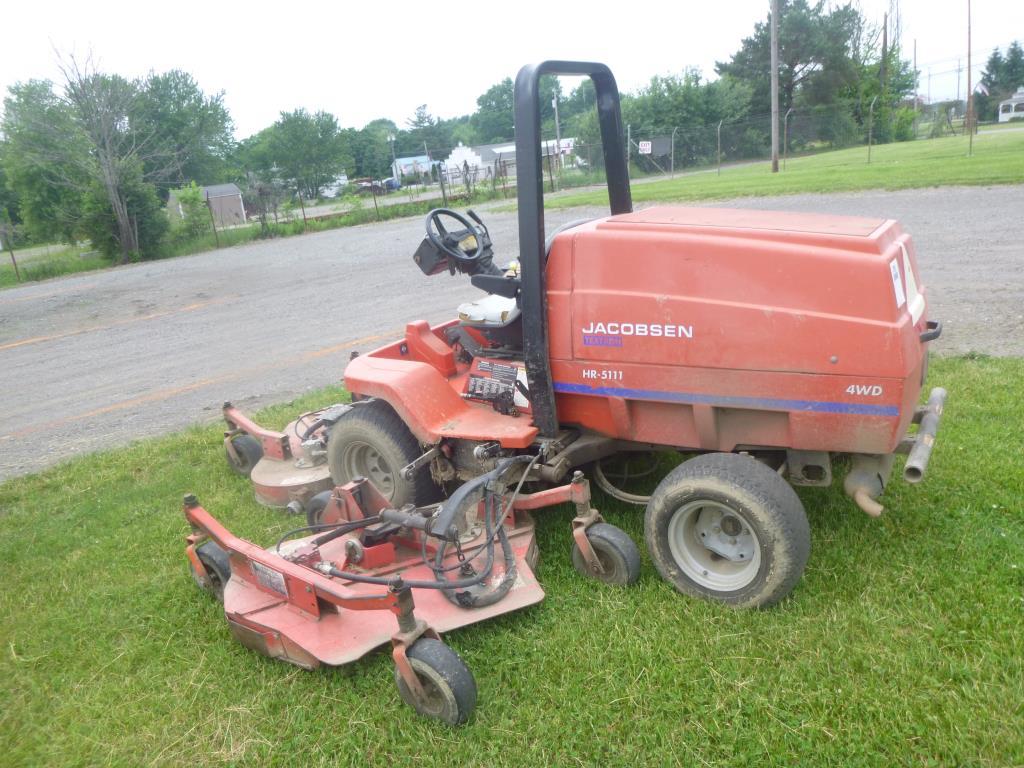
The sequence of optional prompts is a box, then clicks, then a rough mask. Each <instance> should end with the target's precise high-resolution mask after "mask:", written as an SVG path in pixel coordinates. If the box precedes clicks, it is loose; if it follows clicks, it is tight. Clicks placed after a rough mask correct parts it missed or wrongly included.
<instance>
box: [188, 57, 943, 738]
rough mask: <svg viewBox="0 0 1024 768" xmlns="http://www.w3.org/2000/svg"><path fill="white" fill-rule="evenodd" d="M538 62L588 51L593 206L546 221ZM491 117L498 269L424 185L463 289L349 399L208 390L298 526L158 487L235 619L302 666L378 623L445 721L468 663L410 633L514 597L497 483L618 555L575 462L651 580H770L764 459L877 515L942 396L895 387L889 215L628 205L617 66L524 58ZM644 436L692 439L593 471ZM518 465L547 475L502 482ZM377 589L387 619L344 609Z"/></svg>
mask: <svg viewBox="0 0 1024 768" xmlns="http://www.w3.org/2000/svg"><path fill="white" fill-rule="evenodd" d="M544 74H561V75H589V76H590V77H591V78H592V79H593V82H594V85H595V88H596V93H597V105H598V119H599V123H600V128H601V136H602V141H603V144H604V162H605V167H606V172H607V178H608V195H609V202H610V209H611V215H610V216H606V217H603V218H598V219H594V220H590V221H583V222H573V223H571V224H569V225H567V226H564V227H562V228H560V229H558V230H557V231H555V232H554V233H553V234H552V235H551V236H550V237H548V238H547V239H545V230H544V216H543V195H542V175H541V155H540V146H541V141H540V118H539V109H538V104H539V90H538V84H539V80H540V77H541V76H542V75H544ZM515 124H516V155H517V158H518V168H517V172H518V178H517V185H518V198H519V214H518V215H519V242H520V253H519V259H518V269H514V270H509V271H503V270H501V269H499V268H497V267H496V266H495V265H494V263H493V253H492V250H491V240H490V235H489V233H488V231H487V228H486V227H485V226H484V224H483V222H482V221H481V220H480V219H479V217H477V216H475V215H474V214H472V213H470V214H469V217H468V218H467V217H464V216H462V215H461V214H458V213H456V212H454V211H450V210H447V209H438V210H435V211H433V212H431V214H430V215H429V216H428V218H427V236H426V238H425V239H424V241H423V242H422V243H421V245H420V246H419V248H418V250H417V251H416V253H415V255H414V260H415V262H416V264H417V265H418V266H419V268H420V269H421V270H422V271H423V273H424V274H425V275H428V276H430V275H437V274H440V273H442V272H449V273H450V274H453V275H454V274H456V273H463V274H468V275H470V280H471V282H472V284H473V285H474V286H476V287H478V288H480V289H482V290H483V291H484V292H485V293H486V294H487V295H486V296H485V297H483V298H481V299H479V300H478V301H475V302H470V303H469V304H466V305H463V306H462V307H460V308H459V318H458V319H455V320H452V321H450V322H447V323H444V324H442V325H440V326H437V327H433V328H431V327H430V326H428V325H427V323H426V322H423V321H418V322H412V323H410V324H409V325H408V326H407V327H406V331H405V335H404V337H403V338H401V339H398V340H396V341H394V342H393V343H391V344H388V345H386V346H384V347H381V348H380V349H377V350H375V351H373V352H370V353H369V354H366V355H362V356H359V357H355V358H354V359H353V360H351V362H350V363H349V364H348V366H347V368H346V370H345V386H346V387H347V389H348V390H349V391H350V392H351V393H352V397H353V403H352V404H351V405H340V406H333V407H331V408H328V409H325V410H324V411H321V412H318V413H315V414H310V415H307V416H305V417H303V418H302V419H299V420H298V421H297V422H295V423H293V424H292V425H290V426H289V427H288V429H287V430H286V432H285V433H271V432H268V431H266V430H262V429H261V428H259V427H258V426H256V425H254V424H252V423H251V422H250V421H249V420H248V419H246V418H245V417H244V415H242V414H240V413H239V412H238V411H236V410H234V409H230V408H228V409H226V411H225V415H226V418H227V421H228V425H229V429H228V432H227V435H226V439H227V441H228V452H229V457H230V458H231V459H232V461H233V462H235V463H236V464H237V465H238V466H239V467H240V468H241V469H242V470H243V471H245V470H247V469H248V468H249V467H253V470H252V479H253V482H254V484H255V485H256V492H257V496H258V497H259V498H260V499H261V500H264V501H267V502H268V503H274V504H277V505H280V506H285V505H288V504H291V505H292V508H293V509H295V510H299V509H300V508H301V509H302V510H304V511H305V512H306V515H307V523H308V526H309V527H308V528H306V529H302V530H300V531H299V533H309V532H310V531H312V534H311V535H307V536H306V537H305V538H302V539H298V540H297V541H287V542H282V543H281V544H280V545H279V546H278V548H277V549H272V550H270V551H268V552H263V551H262V550H259V549H257V548H255V547H254V546H253V545H251V544H248V543H247V542H243V541H240V540H238V539H236V538H234V537H232V536H231V534H229V533H228V532H227V531H225V530H224V529H223V528H222V527H221V526H220V525H219V524H217V523H216V521H215V520H213V518H211V517H210V516H209V515H208V514H207V513H206V512H205V511H203V510H202V509H201V508H199V507H198V506H197V505H196V504H195V502H194V500H188V501H186V515H187V516H188V518H189V520H190V522H191V523H192V526H193V529H194V531H195V533H194V534H193V536H192V537H191V538H190V543H189V553H190V557H191V562H192V566H193V569H194V571H195V573H196V578H197V580H198V581H200V583H202V584H204V585H207V586H211V587H216V588H218V589H223V595H224V601H225V612H226V614H227V616H228V620H229V622H230V623H231V626H232V630H233V632H234V633H235V635H236V637H238V639H239V640H241V641H242V642H243V643H245V644H246V645H248V646H249V647H252V648H255V649H257V650H260V651H261V652H263V653H267V654H269V655H272V656H276V657H279V658H283V659H286V660H289V661H292V662H294V663H297V664H301V665H303V666H314V665H315V664H316V663H326V664H341V663H346V662H347V661H351V660H352V659H354V658H356V657H358V656H359V655H361V654H362V653H365V652H366V651H367V650H369V648H370V647H373V646H375V645H378V644H381V643H384V642H386V641H387V639H388V638H389V637H390V638H391V641H392V644H393V647H394V656H395V662H396V669H397V676H398V681H399V689H400V691H401V693H402V696H403V698H405V699H406V700H407V701H409V702H411V703H412V704H413V705H414V706H416V707H417V709H418V710H420V711H422V712H426V713H428V714H433V715H435V716H438V717H441V718H442V719H444V720H447V721H449V722H460V721H461V720H462V719H464V717H465V714H466V710H467V709H469V708H471V704H470V703H469V702H471V700H472V695H471V690H472V686H471V685H470V684H469V682H467V680H471V677H468V671H467V670H465V668H464V666H463V665H462V664H461V662H458V663H456V660H457V657H454V658H453V654H451V653H450V652H447V651H443V650H441V649H442V648H443V646H440V645H438V644H437V641H436V634H433V633H436V632H437V631H442V630H446V629H450V628H452V627H455V626H462V625H465V624H468V623H472V622H473V621H479V620H481V619H484V618H489V617H490V616H493V615H495V614H496V613H501V612H504V611H506V610H513V609H515V608H518V607H521V606H522V605H525V604H528V603H530V602H535V601H536V600H539V599H540V597H541V594H542V593H541V592H540V588H539V586H537V584H536V580H535V578H534V576H533V573H532V569H531V555H530V552H531V547H533V540H532V522H531V521H530V520H529V518H528V517H527V516H526V512H525V510H528V509H535V508H537V507H539V506H546V505H548V504H550V503H557V502H560V501H572V502H574V503H576V504H577V505H578V508H579V512H580V514H579V515H578V516H577V519H576V520H575V522H574V528H575V541H576V548H575V550H574V561H575V562H576V565H577V567H578V568H579V569H580V570H581V571H583V572H584V573H588V574H592V575H597V576H600V577H601V578H603V579H605V580H606V581H611V582H614V583H620V584H625V583H630V582H632V581H633V580H635V578H636V573H637V570H638V568H639V556H638V554H637V552H636V547H635V545H633V543H632V541H630V540H629V538H628V537H627V536H626V535H625V534H624V533H623V532H622V531H620V530H618V529H616V528H613V527H611V526H608V525H607V524H604V523H601V522H599V518H598V516H597V514H596V512H591V511H590V508H589V486H588V485H587V484H586V482H585V481H583V480H582V477H581V476H580V474H579V470H580V469H581V468H589V467H593V468H594V469H595V472H594V476H595V478H596V479H597V480H598V482H599V483H600V484H601V485H602V487H604V488H606V489H608V490H609V491H610V492H611V493H612V495H615V496H617V497H619V498H622V499H624V500H627V501H630V502H634V503H640V504H643V505H645V506H646V513H645V521H644V527H645V539H646V544H647V550H648V552H649V554H650V556H651V559H652V560H653V562H654V565H655V566H656V568H657V570H658V572H659V573H660V574H661V576H662V577H664V578H665V579H666V580H667V581H669V582H670V583H671V584H673V585H674V586H675V587H676V588H677V589H678V590H679V591H681V592H683V593H685V594H688V595H693V596H697V597H702V598H709V599H714V600H718V601H721V602H724V603H727V604H729V605H732V606H735V607H764V606H768V605H771V604H773V603H776V602H778V601H779V600H781V599H782V598H784V597H785V596H786V595H787V594H789V592H790V591H791V590H792V589H793V587H794V586H795V584H796V583H797V581H798V580H799V578H800V576H801V574H802V572H803V569H804V565H805V563H806V561H807V558H808V555H809V550H810V533H809V529H808V523H807V518H806V515H805V513H804V509H803V506H802V504H801V502H800V499H799V498H798V497H797V495H796V493H795V492H794V490H793V488H792V485H807V486H829V485H830V484H831V483H832V477H833V470H832V468H833V459H834V458H836V457H837V456H845V457H848V460H849V462H850V469H849V471H848V472H847V474H846V477H845V480H844V489H845V491H846V493H847V494H849V496H850V497H851V498H852V499H853V500H854V501H855V503H856V504H857V505H858V506H859V507H860V508H861V509H862V510H863V511H865V512H866V513H868V514H869V515H872V516H877V515H878V514H880V513H881V511H882V507H881V505H880V504H879V503H878V501H877V499H878V497H879V496H880V495H881V494H882V492H883V491H884V489H885V486H886V483H887V482H888V480H889V476H890V474H891V471H892V467H893V462H894V458H895V454H896V453H898V452H904V453H908V454H909V455H908V458H907V461H906V464H905V467H904V470H903V477H904V479H905V480H907V481H908V482H912V483H916V482H919V481H920V480H921V479H922V478H923V475H924V473H925V470H926V468H927V465H928V461H929V457H930V454H931V450H932V446H933V444H934V441H935V437H936V432H937V429H938V425H939V419H940V416H941V413H942V408H943V403H944V401H945V397H946V393H945V391H944V390H942V389H934V390H932V393H931V396H930V398H929V400H928V404H927V405H925V406H918V405H917V403H918V399H919V395H920V392H921V388H922V386H923V383H924V379H925V373H926V370H927V345H928V342H930V341H932V340H933V339H935V338H937V337H938V336H939V334H940V333H941V324H940V323H938V322H936V321H931V320H928V319H927V316H926V308H927V303H926V299H925V297H926V293H925V290H924V287H923V285H922V283H921V279H920V274H919V272H918V270H917V265H916V259H915V251H914V245H913V243H912V241H911V239H910V236H909V235H908V234H906V233H905V232H903V231H902V229H901V227H900V225H899V224H898V223H897V222H896V221H893V220H885V219H864V218H849V217H838V216H817V215H809V214H789V213H775V212H762V211H740V210H724V209H699V208H688V207H656V208H650V209H647V210H643V211H637V212H634V211H633V210H632V202H631V196H630V188H629V181H628V176H627V168H626V153H625V148H624V146H623V141H622V126H621V118H620V114H619V98H618V90H617V87H616V85H615V80H614V78H613V77H612V75H611V72H610V71H609V70H608V69H607V67H605V66H603V65H600V64H589V63H574V62H557V61H556V62H545V63H543V64H539V65H536V66H528V67H524V68H523V69H522V70H521V71H520V73H519V75H518V78H517V80H516V86H515ZM451 222H455V226H453V225H452V223H451ZM912 425H918V426H917V429H916V430H913V429H912ZM257 441H258V442H257ZM259 448H262V455H261V453H260V452H259V451H258V450H257V449H259ZM232 451H234V452H233V453H232ZM654 452H661V453H662V454H664V453H665V452H669V453H671V452H675V453H677V454H678V453H688V454H697V455H696V456H695V457H693V458H690V459H688V460H686V461H683V462H682V463H680V464H678V466H675V468H674V469H672V470H671V471H669V472H667V474H665V476H664V477H663V478H662V479H661V480H660V482H659V483H658V485H657V487H656V488H654V489H653V492H649V495H641V494H631V493H627V492H625V491H624V490H622V489H618V488H616V487H615V486H614V485H612V484H611V482H610V479H611V478H610V474H609V473H606V472H603V471H602V467H604V466H605V464H604V462H607V461H609V460H614V459H615V458H616V457H630V456H638V455H642V454H650V453H654ZM272 470H273V471H272ZM568 478H572V479H571V481H570V482H568V483H567V484H564V483H565V481H566V479H568ZM527 481H530V482H534V483H538V484H540V485H542V486H543V485H547V486H556V487H555V488H553V489H551V490H548V491H540V492H539V493H535V494H531V495H522V494H520V492H519V491H520V489H521V486H522V484H523V483H524V482H527ZM459 482H462V483H463V485H462V486H461V487H459V489H458V490H457V491H455V492H454V493H453V494H452V495H451V496H450V497H449V498H448V499H447V500H445V501H443V502H442V503H441V504H440V505H439V506H438V505H436V504H434V502H436V501H437V500H438V499H439V498H441V497H442V495H443V489H444V488H446V487H448V488H450V487H452V486H453V485H456V484H457V483H459ZM560 483H563V484H562V485H559V484H560ZM512 484H516V486H517V487H516V489H515V490H513V491H510V490H509V488H510V486H511V485H512ZM332 486H337V487H334V489H333V490H331V487H332ZM499 547H500V549H501V555H500V556H499V555H498V554H497V550H498V548H499ZM467 549H468V550H469V554H466V550H467ZM509 584H511V586H509ZM385 587H386V588H387V590H386V591H385V590H384V589H383V588H385ZM410 590H411V591H410ZM412 593H415V594H416V600H417V611H418V614H419V615H420V617H421V618H420V619H414V614H413V608H412ZM384 608H387V609H388V610H391V611H392V612H393V613H395V614H396V616H397V617H398V628H399V631H398V633H397V634H394V635H389V630H388V629H387V628H386V627H383V626H381V625H380V624H378V621H377V620H376V619H375V618H374V614H372V613H363V614H359V615H358V616H357V615H356V614H355V613H354V611H356V610H360V609H367V610H370V609H384ZM421 619H424V620H425V621H426V626H424V624H422V623H417V622H418V621H420V620H421ZM417 637H419V638H420V639H419V640H416V638H417Z"/></svg>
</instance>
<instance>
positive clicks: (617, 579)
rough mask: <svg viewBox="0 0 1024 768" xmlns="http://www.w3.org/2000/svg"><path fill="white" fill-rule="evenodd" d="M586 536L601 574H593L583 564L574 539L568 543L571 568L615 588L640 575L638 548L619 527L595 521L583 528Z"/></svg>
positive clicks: (627, 583)
mask: <svg viewBox="0 0 1024 768" xmlns="http://www.w3.org/2000/svg"><path fill="white" fill-rule="evenodd" d="M587 539H588V540H589V541H590V546H592V547H593V548H594V553H595V554H596V555H597V559H598V560H599V561H600V562H601V565H602V567H603V568H604V573H600V574H599V573H594V572H593V571H591V570H590V569H589V568H588V567H587V561H586V560H584V559H583V553H582V552H580V548H579V546H578V545H577V544H576V542H575V541H574V542H573V545H572V564H573V567H574V568H575V569H576V570H577V571H579V572H580V573H581V574H583V575H584V576H587V577H588V578H591V579H597V580H598V581H602V582H604V583H605V584H611V585H613V586H616V587H628V586H629V585H631V584H636V582H637V579H639V578H640V549H639V547H637V545H636V542H634V541H633V539H631V538H630V537H629V534H628V533H626V532H625V531H624V530H622V529H621V528H618V527H616V526H614V525H610V524H609V523H595V524H594V525H592V526H590V527H589V528H587Z"/></svg>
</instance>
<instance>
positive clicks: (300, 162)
mask: <svg viewBox="0 0 1024 768" xmlns="http://www.w3.org/2000/svg"><path fill="white" fill-rule="evenodd" d="M256 150H257V153H258V154H260V155H261V156H262V157H261V160H260V161H259V163H260V164H261V165H262V166H263V168H264V169H267V170H269V169H270V168H271V167H272V168H274V169H276V170H277V171H278V172H279V173H280V176H281V178H282V179H284V180H286V181H288V182H289V183H290V184H292V185H293V186H294V187H295V188H296V189H297V190H298V191H299V192H300V193H301V194H302V195H303V196H305V197H306V198H307V199H313V198H316V197H318V196H319V195H320V190H321V189H323V188H324V187H325V186H326V185H327V184H329V183H330V182H331V181H333V180H334V179H336V178H337V177H338V176H340V175H341V174H342V173H344V172H345V171H346V169H348V168H351V167H352V166H353V165H354V161H353V159H352V156H351V155H350V154H349V153H348V147H347V146H346V141H345V134H344V133H343V132H342V131H341V129H340V128H339V127H338V120H337V119H336V118H335V117H334V115H332V114H330V113H329V112H323V111H320V112H316V113H314V114H310V113H308V112H307V111H306V110H305V109H297V110H295V111H294V112H282V113H281V118H280V119H279V120H278V121H277V122H276V123H274V125H273V126H271V128H270V129H269V130H268V131H265V132H264V133H263V134H262V135H261V136H260V139H259V140H258V142H257V143H256Z"/></svg>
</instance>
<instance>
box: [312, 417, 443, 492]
mask: <svg viewBox="0 0 1024 768" xmlns="http://www.w3.org/2000/svg"><path fill="white" fill-rule="evenodd" d="M422 454H423V450H422V449H421V448H420V444H419V441H417V440H416V438H415V437H414V436H413V434H412V432H410V431H409V428H408V427H407V426H405V424H404V423H403V422H402V420H401V419H400V418H398V414H397V413H395V412H394V411H393V410H392V409H391V406H390V405H388V404H387V403H385V402H383V401H382V400H374V401H371V402H369V403H367V404H365V405H359V406H357V407H355V408H353V409H352V411H351V412H350V413H348V414H346V415H345V416H344V417H343V418H342V419H341V420H340V421H339V422H338V423H337V424H335V425H334V427H333V428H332V429H331V432H330V435H329V436H328V438H327V461H328V464H329V465H330V468H331V479H332V480H333V481H334V484H335V485H344V484H345V483H348V482H351V481H352V480H354V479H355V478H356V477H365V478H366V479H367V480H369V481H370V482H371V483H373V484H374V486H376V488H377V490H378V491H380V492H381V494H382V495H383V496H384V497H385V498H386V499H387V500H388V501H389V502H390V503H391V505H392V506H394V507H396V508H397V507H401V506H402V505H403V504H415V505H416V506H423V505H424V504H429V503H431V502H432V501H436V500H437V499H438V497H439V495H440V489H439V488H438V487H437V486H436V485H435V484H434V481H433V478H431V476H430V467H429V466H424V467H420V469H419V470H417V472H416V474H415V475H414V476H413V478H412V480H406V479H405V478H403V477H402V476H401V474H399V473H400V472H401V470H402V467H404V466H406V465H407V464H410V463H412V462H413V461H415V460H416V459H418V458H419V457H420V456H421V455H422Z"/></svg>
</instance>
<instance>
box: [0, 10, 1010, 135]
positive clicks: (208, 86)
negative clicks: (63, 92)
mask: <svg viewBox="0 0 1024 768" xmlns="http://www.w3.org/2000/svg"><path fill="white" fill-rule="evenodd" d="M899 5H900V9H901V14H902V21H903V44H904V50H905V51H906V54H907V57H908V58H909V57H910V56H911V54H912V45H913V41H914V39H915V38H916V40H917V60H918V67H919V68H920V69H921V70H922V79H921V86H920V92H921V95H922V96H927V92H928V77H927V71H928V69H929V68H930V69H931V72H932V77H931V97H932V98H933V99H935V100H938V99H942V98H952V97H953V95H954V94H955V93H956V81H957V77H956V73H955V69H956V67H957V57H961V58H962V59H963V64H964V66H966V54H967V29H966V19H967V10H966V5H967V4H966V0H956V1H955V2H954V1H953V0H903V1H902V2H901V3H900V4H899ZM5 6H6V7H5V9H4V10H3V12H2V13H0V89H2V91H3V93H4V94H6V91H7V87H8V86H9V85H11V84H12V83H15V82H18V81H20V80H27V79H30V78H50V79H59V72H58V70H57V58H58V52H59V53H60V54H61V55H67V54H68V53H74V54H75V55H76V56H79V57H83V56H85V55H87V54H89V53H90V52H91V54H92V56H93V59H94V61H98V62H99V65H100V68H101V69H103V70H105V71H108V72H116V73H119V74H122V75H127V76H142V75H145V74H146V73H147V72H148V71H150V70H156V71H158V72H161V71H166V70H168V69H184V70H186V71H188V72H190V73H192V75H193V76H194V77H195V78H196V80H197V81H198V82H199V84H200V86H201V87H202V88H203V90H205V91H207V92H210V93H212V92H216V91H221V90H223V91H224V92H225V100H226V103H227V106H228V108H229V110H230V112H231V115H232V117H233V118H234V121H235V129H236V130H235V133H236V135H237V136H238V137H239V138H244V137H246V136H249V135H251V134H252V133H255V132H256V131H258V130H260V129H261V128H264V127H265V126H267V125H269V124H270V123H272V122H274V120H276V119H277V116H278V114H279V113H280V112H281V111H282V110H291V109H296V108H298V107H305V108H306V109H309V110H311V111H313V110H318V109H325V110H327V111H329V112H332V113H333V114H335V115H336V116H337V117H338V119H339V121H340V122H341V124H342V125H344V126H354V127H362V126H363V125H365V124H366V123H367V122H369V121H370V120H373V119H375V118H378V117H389V118H391V119H392V120H394V121H395V122H396V123H397V124H398V125H399V126H404V124H405V120H406V119H407V118H408V117H409V116H411V115H412V113H413V112H414V110H415V109H416V107H417V105H419V104H423V103H426V104H427V105H428V108H429V110H430V112H431V113H432V114H434V115H437V116H442V117H454V116H457V115H462V114H467V113H470V112H472V111H473V110H474V109H475V106H476V97H477V96H479V95H480V94H481V93H483V92H484V91H486V90H487V88H489V87H490V86H491V85H493V84H494V83H496V82H498V81H500V80H501V79H502V78H504V77H514V76H515V73H516V71H517V70H518V68H519V67H520V66H521V65H522V64H524V63H526V62H530V61H539V60H542V59H553V58H564V59H583V60H596V61H601V62H604V63H606V64H608V65H609V66H610V67H611V69H612V71H613V72H614V73H615V76H616V78H617V79H618V81H619V87H620V89H622V90H632V89H635V88H637V87H638V86H640V85H642V84H644V83H645V82H646V81H647V80H648V79H649V78H650V77H651V75H654V74H668V73H677V72H680V71H681V70H682V69H683V68H684V67H687V66H696V67H699V68H700V69H701V70H702V71H703V72H704V73H705V74H706V75H708V76H714V64H715V61H716V60H723V59H726V58H728V57H729V55H730V54H732V53H733V52H734V51H735V50H736V49H737V48H738V46H739V44H740V41H741V40H742V39H743V38H744V37H745V36H748V35H749V34H750V33H751V32H752V31H753V27H754V23H755V22H756V21H757V20H759V19H763V18H765V17H766V15H767V10H768V7H769V0H717V2H699V3H698V2H692V1H691V2H687V1H686V0H676V1H675V2H662V1H661V0H658V1H657V2H630V3H621V4H604V3H601V2H598V1H597V0H590V2H586V3H584V2H576V0H562V1H561V2H537V1H536V0H507V1H506V2H504V3H488V2H484V1H482V0H475V1H474V2H463V0H449V1H448V2H418V3H405V2H359V3H352V2H347V1H346V0H341V2H338V1H337V0H335V2H329V3H327V2H324V3H319V2H315V0H314V1H307V2H296V3H280V2H275V3H272V4H267V5H266V6H263V5H262V4H261V3H259V2H227V3H218V2H213V1H211V0H208V1H207V2H204V3H195V2H190V1H189V0H176V1H175V2H167V3H152V2H148V3H147V2H139V1H138V0H136V1H135V2H110V1H108V0H92V1H91V2H88V3H83V2H81V1H80V0H79V1H78V2H54V1H53V0H38V1H36V2H14V1H12V2H8V3H5ZM861 6H862V8H863V9H864V11H865V13H866V14H867V15H868V16H869V17H870V18H871V19H873V20H876V21H877V22H879V23H880V22H881V19H882V13H883V12H884V11H886V10H888V9H889V8H890V0H862V2H861ZM973 13H974V18H973V37H974V52H975V61H974V64H975V66H974V67H973V69H974V72H975V79H977V77H978V76H980V73H981V70H982V68H983V65H984V62H985V59H986V58H987V57H988V54H989V52H990V51H991V50H992V48H993V47H994V46H1000V47H1002V48H1005V46H1006V45H1008V44H1009V43H1010V42H1011V41H1012V40H1014V39H1019V40H1021V41H1022V42H1024V1H1022V0H974V3H973ZM962 77H963V80H962V84H961V89H962V93H964V94H965V93H966V73H964V74H963V75H962Z"/></svg>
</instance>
